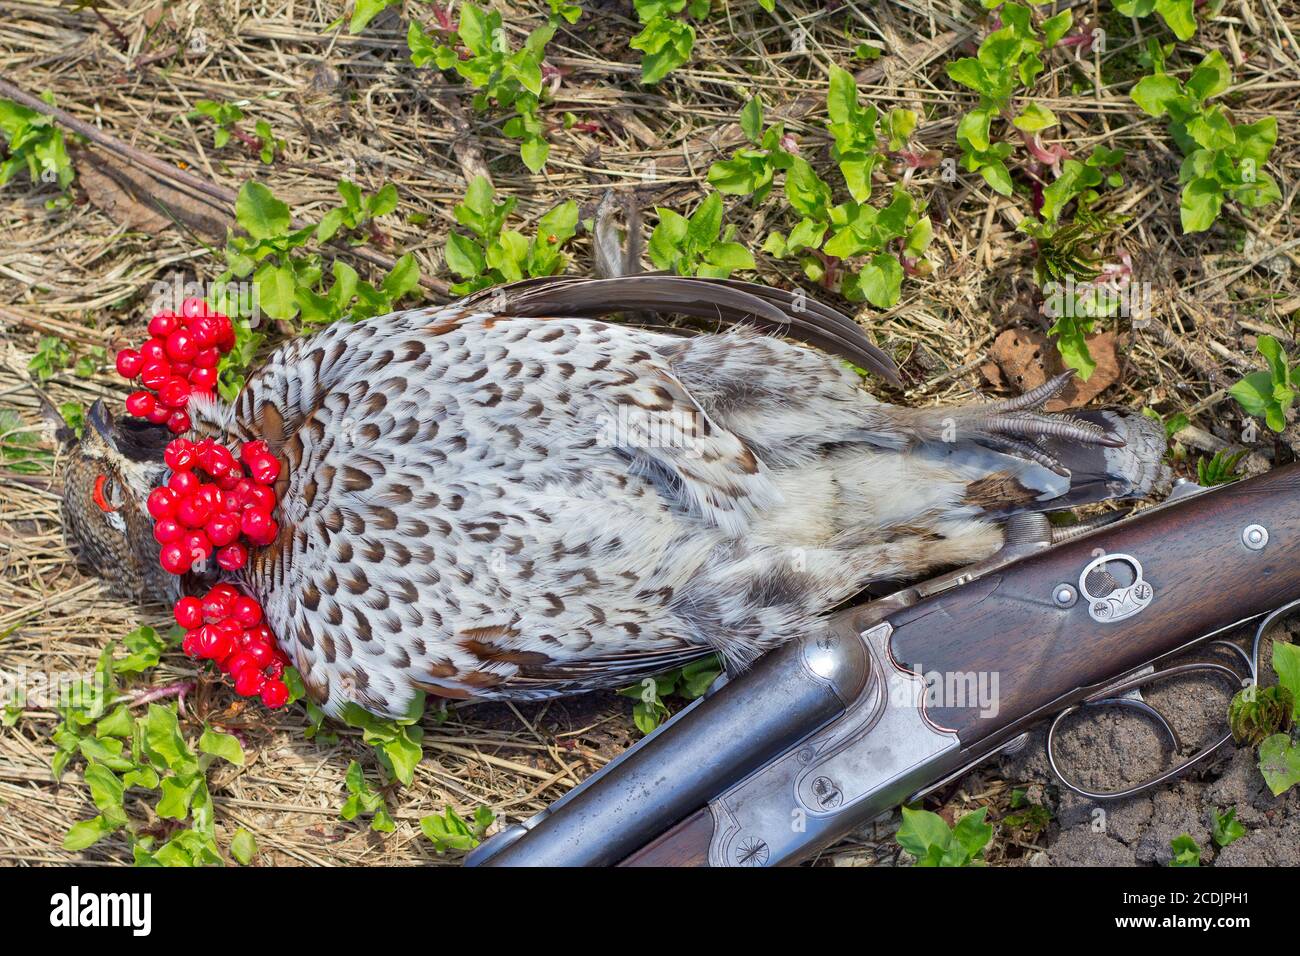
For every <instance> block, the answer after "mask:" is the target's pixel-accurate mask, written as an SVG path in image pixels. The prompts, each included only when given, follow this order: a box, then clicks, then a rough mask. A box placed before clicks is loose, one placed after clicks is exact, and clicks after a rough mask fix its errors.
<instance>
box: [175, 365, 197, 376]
mask: <svg viewBox="0 0 1300 956" xmlns="http://www.w3.org/2000/svg"><path fill="white" fill-rule="evenodd" d="M193 369H194V366H193V365H191V364H190V363H189V362H172V375H174V376H177V377H179V378H183V379H189V377H190V372H191V371H192V370H193Z"/></svg>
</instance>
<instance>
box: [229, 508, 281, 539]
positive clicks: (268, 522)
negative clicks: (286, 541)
mask: <svg viewBox="0 0 1300 956" xmlns="http://www.w3.org/2000/svg"><path fill="white" fill-rule="evenodd" d="M239 527H240V530H241V531H243V532H244V535H245V536H246V537H247V538H248V540H249V541H251V542H253V544H257V545H268V544H270V543H271V542H272V541H274V540H275V536H276V535H277V534H278V533H279V531H280V526H279V525H278V524H277V523H276V521H275V519H274V518H272V517H271V513H270V512H269V511H259V510H258V509H256V508H247V509H245V511H244V513H243V515H242V516H241V517H240V519H239Z"/></svg>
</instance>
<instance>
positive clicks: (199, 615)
mask: <svg viewBox="0 0 1300 956" xmlns="http://www.w3.org/2000/svg"><path fill="white" fill-rule="evenodd" d="M172 614H173V616H175V618H176V623H177V624H179V625H180V626H181V627H183V628H185V629H186V630H189V629H190V628H194V627H198V626H199V625H201V624H202V623H203V602H202V601H200V600H199V599H198V598H196V597H183V598H181V599H180V600H179V601H177V602H176V605H175V606H174V607H173V608H172Z"/></svg>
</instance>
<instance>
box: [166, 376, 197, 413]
mask: <svg viewBox="0 0 1300 956" xmlns="http://www.w3.org/2000/svg"><path fill="white" fill-rule="evenodd" d="M189 400H190V383H189V382H187V381H185V379H183V378H175V377H173V378H169V379H167V381H165V382H163V383H162V385H161V386H160V387H159V388H158V401H160V402H162V403H163V404H164V405H166V406H167V407H168V408H172V409H175V408H183V407H184V406H185V405H187V404H189Z"/></svg>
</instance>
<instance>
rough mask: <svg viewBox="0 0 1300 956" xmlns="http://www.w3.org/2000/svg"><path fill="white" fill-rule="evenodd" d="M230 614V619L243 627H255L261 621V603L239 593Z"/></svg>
mask: <svg viewBox="0 0 1300 956" xmlns="http://www.w3.org/2000/svg"><path fill="white" fill-rule="evenodd" d="M230 616H231V619H232V620H236V621H238V622H239V623H240V624H241V625H243V626H244V627H256V626H257V625H258V624H260V623H262V605H260V604H258V603H257V602H256V601H255V600H253V599H252V598H251V597H248V596H247V595H242V594H241V595H240V596H239V597H237V598H235V606H234V609H233V610H232V611H231V613H230Z"/></svg>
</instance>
